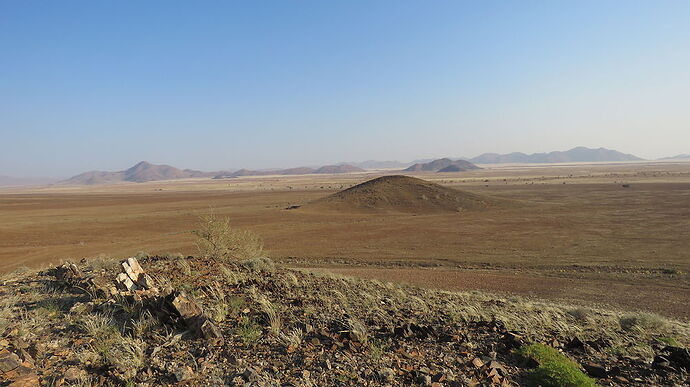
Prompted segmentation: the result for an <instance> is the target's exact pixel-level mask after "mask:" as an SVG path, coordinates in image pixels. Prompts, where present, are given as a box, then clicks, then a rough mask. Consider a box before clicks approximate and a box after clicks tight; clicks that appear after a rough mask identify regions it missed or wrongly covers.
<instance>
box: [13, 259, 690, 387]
mask: <svg viewBox="0 0 690 387" xmlns="http://www.w3.org/2000/svg"><path fill="white" fill-rule="evenodd" d="M428 270H431V269H428ZM0 334H1V337H0V384H1V385H10V386H38V385H46V386H48V385H50V386H69V385H74V386H172V385H178V386H179V385H184V386H432V387H451V386H452V387H459V386H514V385H543V386H547V385H550V386H594V385H595V381H596V383H597V384H598V385H607V386H609V385H613V386H628V385H640V386H642V385H645V386H648V385H668V386H671V385H687V382H688V376H687V375H688V374H687V372H688V370H690V354H689V353H688V350H687V349H686V347H684V346H685V345H687V344H688V342H689V340H690V327H689V326H688V324H687V323H682V322H678V321H673V320H667V319H664V318H661V317H658V316H654V315H648V314H644V313H628V314H625V313H619V312H612V311H606V310H599V309H588V308H582V307H573V306H568V305H559V304H554V303H546V302H541V301H537V300H526V299H521V298H519V297H508V298H506V297H502V296H492V295H488V294H481V293H477V292H473V293H451V292H442V291H434V290H429V289H421V288H415V287H410V286H403V285H396V284H391V283H381V282H378V281H366V280H356V279H352V278H347V277H339V276H329V275H317V274H314V273H311V272H309V271H302V270H291V269H286V268H281V267H279V266H276V265H275V264H273V262H271V261H270V260H269V259H267V258H252V259H248V260H244V261H221V260H215V259H210V258H198V257H196V258H195V257H183V256H172V255H169V256H151V257H149V256H144V255H142V256H140V259H139V260H136V259H134V258H130V259H127V260H126V261H123V262H122V264H119V263H118V262H117V261H109V260H106V259H93V260H84V261H82V262H80V263H77V264H65V265H62V266H59V267H57V268H51V269H47V270H44V271H41V272H38V273H36V272H32V271H26V270H24V271H22V272H16V273H12V274H9V275H5V276H3V277H2V278H1V279H0Z"/></svg>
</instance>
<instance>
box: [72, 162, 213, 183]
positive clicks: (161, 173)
mask: <svg viewBox="0 0 690 387" xmlns="http://www.w3.org/2000/svg"><path fill="white" fill-rule="evenodd" d="M215 174H217V172H201V171H195V170H192V169H184V170H180V169H177V168H175V167H171V166H170V165H155V164H151V163H149V162H146V161H141V162H139V163H137V164H136V165H135V166H133V167H131V168H129V169H126V170H124V171H118V172H105V171H89V172H84V173H81V174H79V175H76V176H72V177H70V178H69V179H67V180H63V181H61V182H60V184H105V183H118V182H123V181H129V182H135V183H143V182H146V181H158V180H173V179H186V178H191V177H212V176H215Z"/></svg>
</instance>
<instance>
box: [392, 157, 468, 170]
mask: <svg viewBox="0 0 690 387" xmlns="http://www.w3.org/2000/svg"><path fill="white" fill-rule="evenodd" d="M449 167H452V168H451V169H452V172H461V171H469V170H472V169H480V168H479V167H478V166H476V165H474V164H472V163H470V162H469V161H465V160H452V159H448V158H443V159H438V160H433V161H430V162H427V163H416V164H414V165H411V166H410V167H408V168H406V169H404V170H403V171H405V172H440V171H441V170H442V169H446V168H449ZM444 172H451V171H450V170H446V171H444Z"/></svg>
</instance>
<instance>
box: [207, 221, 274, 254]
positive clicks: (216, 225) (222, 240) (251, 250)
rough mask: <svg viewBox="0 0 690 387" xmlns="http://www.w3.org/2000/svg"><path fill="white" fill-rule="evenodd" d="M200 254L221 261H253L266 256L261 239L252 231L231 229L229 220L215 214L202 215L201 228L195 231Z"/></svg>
mask: <svg viewBox="0 0 690 387" xmlns="http://www.w3.org/2000/svg"><path fill="white" fill-rule="evenodd" d="M194 234H195V235H196V236H197V237H198V240H197V242H196V245H197V248H198V249H199V253H201V255H202V256H204V257H206V258H214V259H218V260H221V261H237V260H241V259H253V258H258V257H261V256H262V255H263V254H264V250H263V242H262V241H261V238H259V236H257V235H256V234H254V233H253V232H251V231H247V230H239V229H236V228H232V227H230V221H229V220H228V219H227V218H219V217H217V216H215V215H214V214H209V215H202V216H201V217H200V222H199V228H198V229H197V230H195V231H194Z"/></svg>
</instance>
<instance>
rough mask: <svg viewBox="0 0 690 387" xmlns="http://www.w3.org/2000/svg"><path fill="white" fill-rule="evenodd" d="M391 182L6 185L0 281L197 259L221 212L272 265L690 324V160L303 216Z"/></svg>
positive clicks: (510, 173) (487, 178) (598, 169)
mask: <svg viewBox="0 0 690 387" xmlns="http://www.w3.org/2000/svg"><path fill="white" fill-rule="evenodd" d="M393 174H399V172H397V171H385V170H379V171H368V172H366V173H351V174H337V175H336V174H334V175H303V176H301V175H297V176H256V177H241V178H232V179H218V180H213V179H185V180H175V181H164V182H160V181H159V182H148V183H123V184H110V185H94V186H68V185H52V186H45V187H32V188H5V189H0V271H3V272H7V271H12V270H15V269H17V268H20V267H22V266H29V267H42V266H46V265H49V264H58V263H61V262H63V261H67V260H72V261H78V260H80V259H81V258H84V257H94V256H99V255H105V256H110V257H114V258H122V257H127V256H131V255H133V254H135V253H137V252H138V251H146V252H147V253H149V254H166V253H182V254H185V255H187V254H188V255H193V254H195V253H196V248H195V245H194V236H193V235H192V230H194V229H195V227H196V226H197V222H198V217H199V215H201V214H206V213H208V212H214V213H216V214H217V215H220V216H227V217H228V218H229V219H230V220H231V222H232V225H234V226H235V227H239V228H243V229H249V230H252V231H254V232H256V233H257V234H259V235H260V236H261V237H262V238H263V240H264V243H265V247H266V249H267V250H268V251H269V253H270V257H271V258H272V259H273V260H274V261H276V262H280V263H283V264H285V265H287V266H291V267H296V268H301V269H304V270H312V271H327V272H333V273H336V274H344V275H350V276H359V277H363V278H375V279H379V280H382V281H392V282H405V283H410V284H415V285H420V286H424V287H431V288H439V289H446V290H480V291H488V292H493V293H499V294H505V295H507V296H510V295H511V294H515V295H521V296H529V297H535V298H540V299H550V300H559V301H565V302H568V303H571V304H575V305H578V304H582V305H602V306H606V307H607V308H614V309H616V308H618V309H622V310H640V311H651V312H655V313H659V314H662V315H665V316H669V317H674V318H678V319H681V320H685V321H688V320H690V308H688V303H689V301H690V274H689V273H690V163H689V162H630V163H594V164H548V165H491V166H484V169H481V170H476V171H466V172H458V173H415V174H412V175H411V176H415V177H418V178H421V179H424V180H427V181H430V182H434V183H438V184H441V185H443V186H446V187H450V188H454V189H458V190H461V191H466V192H469V193H473V194H477V195H484V196H486V197H491V198H496V199H499V200H502V201H504V202H505V203H507V205H505V206H498V207H496V208H489V209H486V210H484V211H461V212H453V213H428V214H425V213H406V212H396V211H383V212H382V211H374V210H372V211H355V210H353V211H346V210H342V209H340V210H339V211H319V210H316V209H313V208H310V207H309V206H304V205H305V204H308V203H310V202H312V201H314V200H317V199H320V198H323V197H325V196H328V195H331V194H333V193H335V192H338V191H340V190H342V189H345V188H348V187H351V186H353V185H356V184H359V183H361V182H364V181H367V180H370V179H373V178H376V177H379V176H384V175H393ZM302 206H304V207H302ZM295 207H298V208H295Z"/></svg>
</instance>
